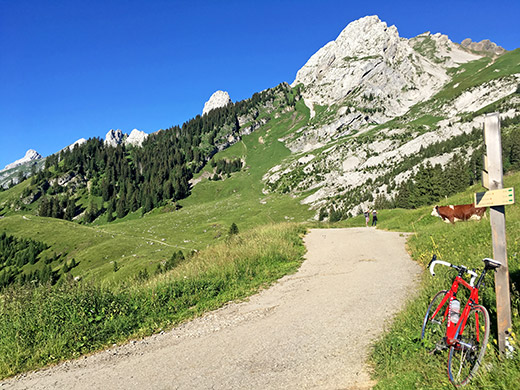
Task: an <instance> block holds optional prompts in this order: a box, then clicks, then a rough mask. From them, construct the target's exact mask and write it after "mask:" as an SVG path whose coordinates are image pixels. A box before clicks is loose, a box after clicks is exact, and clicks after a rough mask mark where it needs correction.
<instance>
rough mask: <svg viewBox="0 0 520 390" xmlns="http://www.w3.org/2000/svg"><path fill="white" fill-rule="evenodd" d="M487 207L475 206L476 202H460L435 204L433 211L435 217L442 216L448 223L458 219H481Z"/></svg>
mask: <svg viewBox="0 0 520 390" xmlns="http://www.w3.org/2000/svg"><path fill="white" fill-rule="evenodd" d="M486 209H487V207H475V204H474V203H471V204H459V205H455V206H453V205H449V206H435V207H434V208H433V211H432V215H433V216H434V217H441V218H442V220H443V221H444V222H446V223H450V222H451V223H455V222H457V221H467V220H470V219H474V220H477V221H479V220H480V219H481V218H482V216H483V215H484V213H485V212H486Z"/></svg>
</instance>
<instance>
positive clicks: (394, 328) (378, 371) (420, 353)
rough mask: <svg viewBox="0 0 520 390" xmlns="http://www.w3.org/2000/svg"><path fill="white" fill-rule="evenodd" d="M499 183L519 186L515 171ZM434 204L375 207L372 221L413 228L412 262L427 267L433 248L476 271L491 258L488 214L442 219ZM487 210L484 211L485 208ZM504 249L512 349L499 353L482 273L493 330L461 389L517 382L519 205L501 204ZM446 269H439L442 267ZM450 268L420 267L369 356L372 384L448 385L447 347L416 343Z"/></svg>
mask: <svg viewBox="0 0 520 390" xmlns="http://www.w3.org/2000/svg"><path fill="white" fill-rule="evenodd" d="M505 187H514V188H515V189H516V190H517V192H518V189H520V174H519V173H515V174H512V175H509V176H506V177H505ZM478 191H482V187H480V186H473V187H470V188H468V190H467V191H466V192H464V193H460V194H457V195H455V196H452V197H450V198H448V199H446V200H445V201H442V202H440V203H439V204H442V205H447V204H464V203H471V202H472V199H473V193H474V192H478ZM431 211H432V206H427V207H422V208H420V209H417V210H400V209H396V210H381V211H379V212H378V215H379V218H378V219H379V220H378V227H379V228H381V229H388V230H395V231H402V232H410V233H413V234H412V235H411V237H410V238H409V240H408V250H409V252H410V254H411V256H412V258H413V259H414V260H416V261H417V262H418V263H419V264H421V265H423V266H424V267H425V268H426V266H427V264H428V263H429V262H430V260H431V258H432V255H433V254H434V253H435V254H437V257H438V258H439V259H442V260H445V261H448V262H450V263H452V264H457V265H466V266H468V267H470V268H473V267H474V268H476V269H477V270H481V269H482V268H483V263H482V259H483V258H485V257H493V249H492V241H491V227H490V223H489V217H487V218H485V219H483V220H482V221H480V222H473V221H470V222H466V223H456V224H454V225H451V224H446V223H444V222H442V221H441V220H440V218H437V217H432V216H431V215H430V213H431ZM488 215H489V212H488ZM364 223H365V222H364V218H363V217H362V216H359V217H356V218H353V219H351V220H349V221H346V222H343V223H338V224H337V226H364ZM506 225H507V255H508V266H509V272H510V277H511V284H512V295H511V301H512V322H513V329H512V330H513V333H514V337H512V339H511V342H512V343H514V344H515V347H516V349H517V353H516V355H515V357H514V358H513V359H503V358H501V357H500V356H499V354H498V351H497V332H496V302H495V286H494V278H493V275H492V274H488V276H486V281H485V287H484V288H481V290H480V293H479V295H480V299H481V303H482V304H483V305H484V306H485V307H486V308H487V309H488V311H489V314H490V318H491V323H490V325H491V335H490V343H489V345H488V349H487V350H486V355H485V356H484V362H483V364H482V365H481V367H480V369H479V371H478V372H477V376H476V377H475V378H474V379H473V380H472V381H471V382H470V384H469V385H467V386H466V387H465V388H467V389H504V390H506V389H507V390H510V389H516V388H518V384H519V383H520V356H519V352H518V351H520V313H519V312H520V205H519V204H518V200H517V203H516V204H515V205H511V206H507V207H506ZM443 268H444V269H443ZM454 276H455V275H454V273H453V271H452V270H449V269H446V268H445V267H437V268H436V276H435V277H432V276H431V275H430V273H429V272H428V271H427V270H426V269H425V271H424V274H423V279H422V281H421V283H420V285H419V286H418V288H417V290H416V291H414V294H415V297H414V298H413V299H412V300H411V301H410V302H409V304H408V305H407V307H406V308H405V310H403V311H402V312H401V313H399V314H398V315H397V316H396V318H395V319H394V321H393V323H392V324H388V325H387V326H388V331H387V332H386V333H385V335H384V336H383V337H382V338H381V339H380V340H379V341H378V342H377V343H376V345H375V347H374V349H373V351H372V357H371V361H372V364H373V377H374V379H375V380H376V381H377V385H376V387H375V389H379V390H382V389H392V390H394V389H403V390H408V389H424V390H426V389H431V390H434V389H453V385H451V383H450V382H449V380H448V375H447V363H448V352H444V353H439V354H435V355H430V354H429V353H428V351H427V349H426V348H425V347H424V346H423V345H422V343H421V340H420V332H421V326H422V320H423V317H424V313H425V312H426V309H427V307H428V304H429V303H430V300H431V298H432V297H433V296H434V295H435V294H436V293H437V292H438V291H439V290H442V289H447V288H449V286H450V285H451V282H452V279H453V277H454Z"/></svg>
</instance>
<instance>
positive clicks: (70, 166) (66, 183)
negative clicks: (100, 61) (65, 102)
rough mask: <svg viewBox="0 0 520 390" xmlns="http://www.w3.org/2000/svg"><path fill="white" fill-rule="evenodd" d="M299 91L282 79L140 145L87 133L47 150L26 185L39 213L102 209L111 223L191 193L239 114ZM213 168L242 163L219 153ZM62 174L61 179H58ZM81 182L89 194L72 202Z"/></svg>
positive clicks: (291, 98) (251, 115)
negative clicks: (59, 148) (110, 141)
mask: <svg viewBox="0 0 520 390" xmlns="http://www.w3.org/2000/svg"><path fill="white" fill-rule="evenodd" d="M297 95H298V92H295V91H294V90H293V89H292V88H291V87H290V86H289V85H288V84H286V83H283V84H280V85H279V86H277V87H275V88H272V89H268V90H265V91H263V92H260V93H255V94H254V95H253V96H252V97H251V98H250V99H247V100H243V101H240V102H237V103H234V104H228V105H227V106H225V107H221V108H217V109H214V110H212V111H210V112H209V113H207V114H205V115H202V116H201V115H197V116H196V117H195V118H193V119H191V120H189V121H187V122H185V123H184V124H183V125H182V126H173V127H170V128H168V129H166V130H161V131H158V132H156V133H153V134H150V135H149V136H148V138H147V139H146V140H145V141H144V142H143V144H142V147H132V146H125V145H118V146H117V147H112V146H107V145H105V144H104V142H103V141H102V140H101V139H100V138H91V139H89V140H88V141H87V142H85V143H84V144H82V145H76V146H75V147H74V148H73V149H72V150H69V149H64V150H63V151H61V152H60V153H59V154H55V155H52V156H49V157H48V158H47V159H46V162H45V168H44V169H43V170H42V171H40V172H37V173H35V174H34V176H33V181H32V186H31V188H32V192H33V193H34V194H38V196H42V195H43V196H42V200H41V203H40V205H39V215H41V216H47V217H54V218H62V219H69V220H71V219H72V218H74V217H75V216H77V215H78V214H80V213H82V212H85V214H84V215H85V216H84V218H83V220H84V221H85V222H92V221H93V220H94V219H96V218H97V217H98V216H99V215H101V214H103V213H107V219H108V221H109V222H110V221H112V220H113V219H115V218H123V217H124V216H126V215H127V214H128V213H129V212H135V211H137V210H138V209H141V210H142V213H143V214H144V213H146V212H148V211H151V210H152V209H153V208H155V207H159V206H163V205H165V204H167V203H168V202H175V201H178V200H180V199H183V198H185V197H187V196H188V195H189V194H190V184H189V180H190V179H191V178H192V177H193V174H194V173H197V172H198V171H200V170H201V169H202V168H203V167H204V165H205V164H206V163H207V161H209V160H210V159H211V157H212V156H213V155H214V154H215V153H216V152H217V151H218V150H219V147H220V148H221V147H222V145H226V143H227V142H228V141H227V140H228V138H229V136H230V135H233V136H235V137H236V138H238V137H240V134H239V130H240V124H239V122H240V120H239V118H248V119H251V120H255V119H256V118H257V117H258V116H259V115H260V114H261V111H262V109H263V108H265V107H268V106H271V107H272V106H273V102H274V101H275V100H276V99H278V100H277V101H278V103H279V104H288V105H291V104H292V105H294V104H295V101H296V100H297V98H298V96H297ZM242 121H243V119H242ZM216 167H217V171H218V172H219V173H224V174H228V173H231V172H235V171H238V170H240V169H241V168H242V162H241V161H240V159H237V160H233V161H226V160H219V161H218V162H216ZM64 177H65V178H66V179H67V180H61V181H59V180H58V179H60V178H64ZM59 182H60V183H62V185H60V184H58V183H59ZM70 183H73V185H71V184H70ZM82 189H83V190H84V192H88V197H89V198H90V199H91V201H90V202H89V203H88V204H89V206H88V207H86V208H85V207H84V206H83V207H84V208H82V207H79V206H77V205H76V202H77V200H78V199H79V195H78V192H79V191H80V190H82ZM87 190H88V191H87ZM99 198H101V199H99ZM94 200H95V201H94ZM101 200H102V202H101ZM82 203H85V202H82Z"/></svg>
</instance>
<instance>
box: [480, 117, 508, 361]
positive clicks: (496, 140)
mask: <svg viewBox="0 0 520 390" xmlns="http://www.w3.org/2000/svg"><path fill="white" fill-rule="evenodd" d="M484 137H485V142H486V150H487V161H488V167H487V168H488V174H489V189H490V190H498V189H502V188H504V178H503V167H502V139H501V135H500V117H499V115H498V113H493V114H488V115H486V117H485V122H484ZM489 215H490V222H491V236H492V240H493V258H494V259H495V260H497V261H500V262H501V263H502V266H501V267H500V268H499V269H498V270H497V272H496V273H495V292H496V296H497V326H498V348H499V350H500V353H504V352H506V347H507V346H508V345H509V342H508V339H509V329H510V328H511V298H510V292H509V267H508V265H507V245H506V216H505V207H504V206H492V207H490V210H489Z"/></svg>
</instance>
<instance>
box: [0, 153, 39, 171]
mask: <svg viewBox="0 0 520 390" xmlns="http://www.w3.org/2000/svg"><path fill="white" fill-rule="evenodd" d="M41 158H42V156H41V154H40V153H38V152H37V151H36V150H33V149H29V150H28V151H27V152H26V153H25V156H23V157H22V158H21V159H19V160H16V161H15V162H12V163H11V164H7V165H6V166H5V168H4V169H2V171H7V170H8V169H13V168H16V167H18V166H20V165H23V164H25V163H28V162H31V161H35V160H39V159H41Z"/></svg>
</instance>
